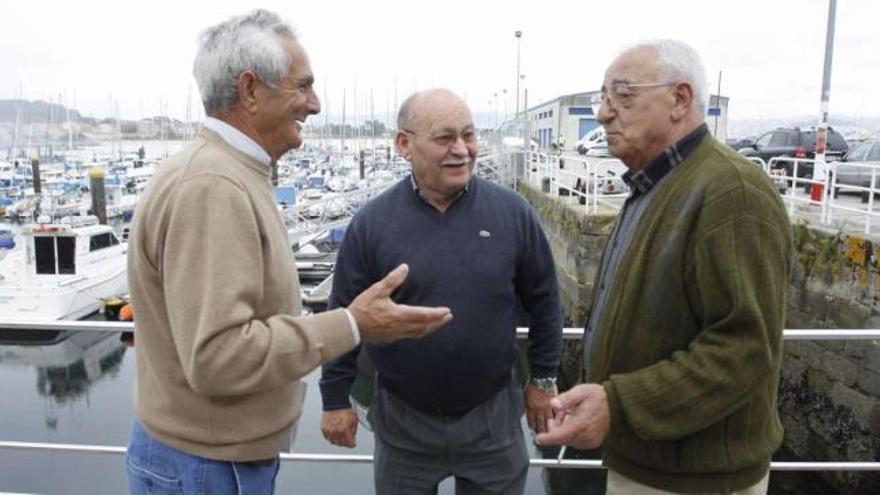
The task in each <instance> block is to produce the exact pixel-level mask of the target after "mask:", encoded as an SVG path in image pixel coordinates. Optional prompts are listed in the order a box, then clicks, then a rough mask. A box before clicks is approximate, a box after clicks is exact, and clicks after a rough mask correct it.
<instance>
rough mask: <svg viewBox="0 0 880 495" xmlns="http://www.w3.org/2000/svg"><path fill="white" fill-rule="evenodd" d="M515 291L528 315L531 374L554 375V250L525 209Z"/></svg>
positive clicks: (558, 315)
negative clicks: (523, 236)
mask: <svg viewBox="0 0 880 495" xmlns="http://www.w3.org/2000/svg"><path fill="white" fill-rule="evenodd" d="M524 232H525V239H524V242H523V246H524V249H523V252H522V256H521V258H520V259H519V260H518V264H517V269H516V292H517V295H518V296H519V300H520V302H521V304H522V306H523V309H524V310H525V312H526V313H527V314H528V316H529V349H528V358H529V368H530V372H531V376H533V377H541V378H546V377H555V376H556V372H557V368H558V366H559V353H560V351H561V349H562V310H561V308H560V306H559V287H558V282H557V280H556V267H555V265H554V263H553V253H552V252H551V251H550V245H549V244H548V243H547V238H546V237H545V236H544V231H543V230H542V229H541V224H540V223H539V221H538V218H537V215H536V214H535V212H534V210H532V209H531V208H528V209H527V217H526V228H525V230H524Z"/></svg>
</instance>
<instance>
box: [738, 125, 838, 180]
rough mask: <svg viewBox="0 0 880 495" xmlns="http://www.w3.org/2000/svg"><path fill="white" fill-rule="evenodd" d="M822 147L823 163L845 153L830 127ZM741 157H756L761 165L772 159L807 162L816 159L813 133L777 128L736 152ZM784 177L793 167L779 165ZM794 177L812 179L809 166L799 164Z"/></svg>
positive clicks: (791, 165) (834, 131)
mask: <svg viewBox="0 0 880 495" xmlns="http://www.w3.org/2000/svg"><path fill="white" fill-rule="evenodd" d="M826 142H827V144H826V146H825V159H826V161H831V160H836V159H840V158H842V157H843V155H845V154H846V152H847V151H848V150H849V146H848V145H847V144H846V140H845V139H844V138H843V135H841V134H840V133H839V132H837V131H836V130H835V129H834V128H833V127H828V134H827V139H826ZM739 152H740V153H742V154H743V155H745V156H757V157H760V158H761V159H762V160H764V161H765V162H769V161H770V159H771V158H775V157H790V158H808V159H814V158H815V157H816V129H806V130H803V129H801V128H799V127H791V128H784V127H780V128H778V129H774V130H772V131H770V132H766V133H764V134H762V135H761V136H759V137H758V139H756V140H755V145H754V146H752V147H746V148H742V149H740V150H739ZM779 165H780V167H782V168H784V169H785V171H786V174H787V175H791V172H792V169H793V168H794V164H793V163H792V162H781V163H780V164H779ZM797 175H798V177H812V175H813V164H812V163H800V164H798V169H797Z"/></svg>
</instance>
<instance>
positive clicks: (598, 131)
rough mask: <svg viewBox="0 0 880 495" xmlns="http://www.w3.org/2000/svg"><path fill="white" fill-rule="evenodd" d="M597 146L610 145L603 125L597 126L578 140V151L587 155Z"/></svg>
mask: <svg viewBox="0 0 880 495" xmlns="http://www.w3.org/2000/svg"><path fill="white" fill-rule="evenodd" d="M597 146H606V147H607V146H608V142H607V141H606V140H605V128H604V127H602V126H599V127H596V128H595V129H593V130H591V131H590V132H588V133H586V134H584V137H582V138H581V140H580V141H578V142H577V151H578V153H580V154H582V155H586V154H587V152H588V151H590V150H591V149H593V148H595V147H597Z"/></svg>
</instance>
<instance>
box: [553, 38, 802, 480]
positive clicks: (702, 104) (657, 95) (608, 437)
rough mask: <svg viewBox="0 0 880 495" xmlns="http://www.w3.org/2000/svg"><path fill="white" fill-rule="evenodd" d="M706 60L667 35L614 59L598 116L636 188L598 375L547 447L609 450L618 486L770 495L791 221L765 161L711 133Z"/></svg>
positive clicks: (592, 344) (590, 355)
mask: <svg viewBox="0 0 880 495" xmlns="http://www.w3.org/2000/svg"><path fill="white" fill-rule="evenodd" d="M704 74H705V71H704V69H703V66H702V63H701V62H700V59H699V56H698V55H697V54H696V53H695V52H694V50H693V49H692V48H690V47H689V46H687V45H685V44H684V43H681V42H677V41H672V40H663V41H658V42H652V43H647V44H640V45H637V46H635V47H633V48H630V49H628V50H626V51H624V52H623V53H622V54H621V55H620V56H619V57H618V58H617V59H616V60H615V61H614V62H613V63H612V64H611V66H610V67H609V68H608V70H607V71H606V73H605V80H604V84H603V87H602V93H601V107H600V109H599V113H598V119H599V121H600V122H601V123H602V124H603V125H604V126H605V130H606V133H607V135H608V147H609V150H610V151H611V153H612V154H614V155H615V156H616V157H618V158H620V159H621V160H622V161H623V162H624V164H625V165H626V166H627V168H628V169H629V171H628V172H627V174H626V175H625V178H626V180H627V182H628V183H629V185H630V187H631V189H632V193H631V195H630V197H629V198H628V199H627V201H626V203H625V205H624V207H623V209H622V211H621V213H620V217H619V218H618V221H617V224H616V226H615V229H614V232H613V233H612V234H611V237H610V238H609V240H608V244H607V245H606V248H605V253H604V254H603V259H602V265H601V267H600V269H599V273H598V276H597V281H596V284H595V286H594V299H593V310H592V312H591V315H590V319H589V321H588V323H587V325H586V329H585V338H584V369H585V371H586V374H587V377H588V381H589V382H591V383H587V384H584V385H579V386H577V387H574V388H573V389H571V390H570V391H568V392H566V393H565V394H562V395H561V396H559V397H558V398H557V399H556V400H555V403H554V409H555V413H556V418H555V419H554V421H553V422H552V424H551V428H550V432H549V433H547V434H544V435H539V436H538V442H539V443H542V444H548V445H549V444H567V445H572V446H575V447H578V448H596V447H599V446H601V447H602V448H603V451H604V454H605V464H606V465H607V467H608V485H607V486H608V493H626V494H633V493H640V494H661V493H741V494H762V493H766V490H767V483H768V476H769V462H770V456H771V455H772V453H773V452H774V451H775V450H776V448H777V447H778V446H779V444H780V442H781V440H782V426H781V424H780V421H779V416H778V413H777V407H776V398H777V397H776V396H777V384H778V380H779V366H780V359H781V352H782V327H783V321H784V308H785V294H786V288H787V283H788V273H789V261H790V257H791V234H790V224H789V221H788V218H787V215H786V213H785V209H784V208H783V205H782V202H781V201H780V199H779V197H778V195H777V193H776V192H775V190H774V188H773V186H772V185H771V183H770V181H769V179H768V178H767V177H766V175H764V173H763V172H762V171H761V170H760V168H758V167H756V166H754V165H753V164H751V163H749V162H748V161H747V160H745V159H744V158H742V157H740V156H739V155H738V154H736V153H735V152H733V151H731V150H729V149H728V148H726V147H725V146H723V145H722V144H720V143H719V142H718V141H717V140H715V138H714V137H712V136H711V135H709V133H708V130H707V127H706V124H705V123H704V117H703V116H704V115H705V113H706V103H707V99H708V96H707V94H708V91H707V85H706V81H705V76H704Z"/></svg>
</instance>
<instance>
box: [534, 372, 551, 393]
mask: <svg viewBox="0 0 880 495" xmlns="http://www.w3.org/2000/svg"><path fill="white" fill-rule="evenodd" d="M529 385H532V386H533V387H536V388H538V389H540V390H543V391H545V392H550V391H552V390H554V389H555V388H556V377H555V376H548V377H546V378H535V377H532V378H530V379H529Z"/></svg>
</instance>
